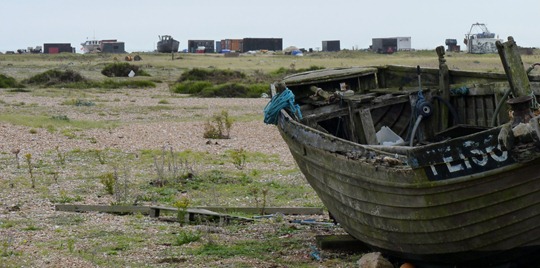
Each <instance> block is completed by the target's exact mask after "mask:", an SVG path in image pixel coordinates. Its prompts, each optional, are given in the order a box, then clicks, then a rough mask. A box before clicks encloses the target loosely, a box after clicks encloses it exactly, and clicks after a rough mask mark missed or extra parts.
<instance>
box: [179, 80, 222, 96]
mask: <svg viewBox="0 0 540 268" xmlns="http://www.w3.org/2000/svg"><path fill="white" fill-rule="evenodd" d="M213 86H214V84H212V83H211V82H208V81H186V82H182V83H178V84H176V85H174V87H173V88H172V91H173V92H174V93H180V94H195V95H197V94H199V93H200V92H201V91H203V90H205V89H206V88H211V87H213Z"/></svg>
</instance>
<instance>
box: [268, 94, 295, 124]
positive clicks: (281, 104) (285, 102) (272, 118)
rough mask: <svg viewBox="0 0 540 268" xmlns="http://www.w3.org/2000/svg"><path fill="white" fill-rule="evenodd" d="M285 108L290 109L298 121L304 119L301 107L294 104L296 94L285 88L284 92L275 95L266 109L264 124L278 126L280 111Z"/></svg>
mask: <svg viewBox="0 0 540 268" xmlns="http://www.w3.org/2000/svg"><path fill="white" fill-rule="evenodd" d="M284 108H288V109H289V111H290V112H291V113H292V114H293V115H294V116H296V118H297V119H302V112H301V111H300V105H298V104H295V103H294V94H293V93H292V91H291V90H290V89H288V88H285V90H283V92H281V93H279V94H276V95H274V96H273V97H272V99H271V100H270V102H268V104H266V107H264V122H265V123H266V124H274V125H277V121H278V115H279V111H281V109H284Z"/></svg>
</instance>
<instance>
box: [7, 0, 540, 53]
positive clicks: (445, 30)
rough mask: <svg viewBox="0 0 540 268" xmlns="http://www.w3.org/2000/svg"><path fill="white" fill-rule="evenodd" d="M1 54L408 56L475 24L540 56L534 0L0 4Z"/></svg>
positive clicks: (49, 0)
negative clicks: (173, 49)
mask: <svg viewBox="0 0 540 268" xmlns="http://www.w3.org/2000/svg"><path fill="white" fill-rule="evenodd" d="M0 10H1V15H0V51H1V52H5V51H6V50H17V49H19V48H27V47H30V46H32V47H35V46H38V45H41V46H42V45H43V43H71V45H72V46H73V47H75V48H76V49H77V51H80V47H81V45H80V43H82V42H84V41H85V40H87V39H93V38H94V37H95V38H96V39H117V40H118V41H121V42H125V49H126V50H127V51H128V52H133V51H153V50H155V49H156V43H157V41H158V35H172V36H173V37H174V38H175V39H177V40H179V41H180V48H181V49H183V48H187V41H188V40H197V39H204V40H216V41H217V40H221V39H241V38H247V37H252V38H282V39H283V48H285V47H288V46H296V47H299V48H305V49H309V48H313V49H317V48H321V47H322V41H325V40H340V44H341V48H342V49H352V48H360V49H361V48H367V47H369V46H370V45H371V40H372V38H380V37H411V46H412V48H413V49H434V48H435V47H437V46H439V45H444V41H445V39H447V38H452V39H457V40H458V44H461V45H462V47H463V48H465V45H464V44H463V38H464V37H465V34H467V33H468V32H469V30H470V28H471V25H472V24H474V23H477V22H479V23H484V24H486V26H487V27H488V29H489V30H490V31H491V32H493V33H495V34H496V35H497V36H499V37H500V38H501V39H504V40H506V39H507V37H508V36H513V37H514V39H515V40H516V42H517V44H518V45H520V46H524V47H540V28H539V27H538V25H540V1H538V0H513V1H502V0H450V1H440V0H439V1H437V0H407V1H406V0H369V1H365V0H324V1H320V0H311V1H308V0H295V1H290V0H271V1H259V0H251V1H248V0H221V1H213V0H203V1H196V0H190V1H186V0H131V1H127V0H84V1H74V0H69V1H68V0H2V1H1V2H0Z"/></svg>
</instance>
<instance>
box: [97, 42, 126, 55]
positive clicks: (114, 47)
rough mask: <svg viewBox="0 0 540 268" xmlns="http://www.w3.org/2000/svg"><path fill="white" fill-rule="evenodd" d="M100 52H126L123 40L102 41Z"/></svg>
mask: <svg viewBox="0 0 540 268" xmlns="http://www.w3.org/2000/svg"><path fill="white" fill-rule="evenodd" d="M101 52H103V53H126V49H125V44H124V42H102V43H101Z"/></svg>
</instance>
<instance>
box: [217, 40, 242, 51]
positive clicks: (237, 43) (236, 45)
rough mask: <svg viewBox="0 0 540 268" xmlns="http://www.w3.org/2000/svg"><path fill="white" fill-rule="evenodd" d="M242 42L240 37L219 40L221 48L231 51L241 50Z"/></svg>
mask: <svg viewBox="0 0 540 268" xmlns="http://www.w3.org/2000/svg"><path fill="white" fill-rule="evenodd" d="M242 44H243V40H242V39H223V40H221V49H222V50H229V51H231V52H241V51H242Z"/></svg>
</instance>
